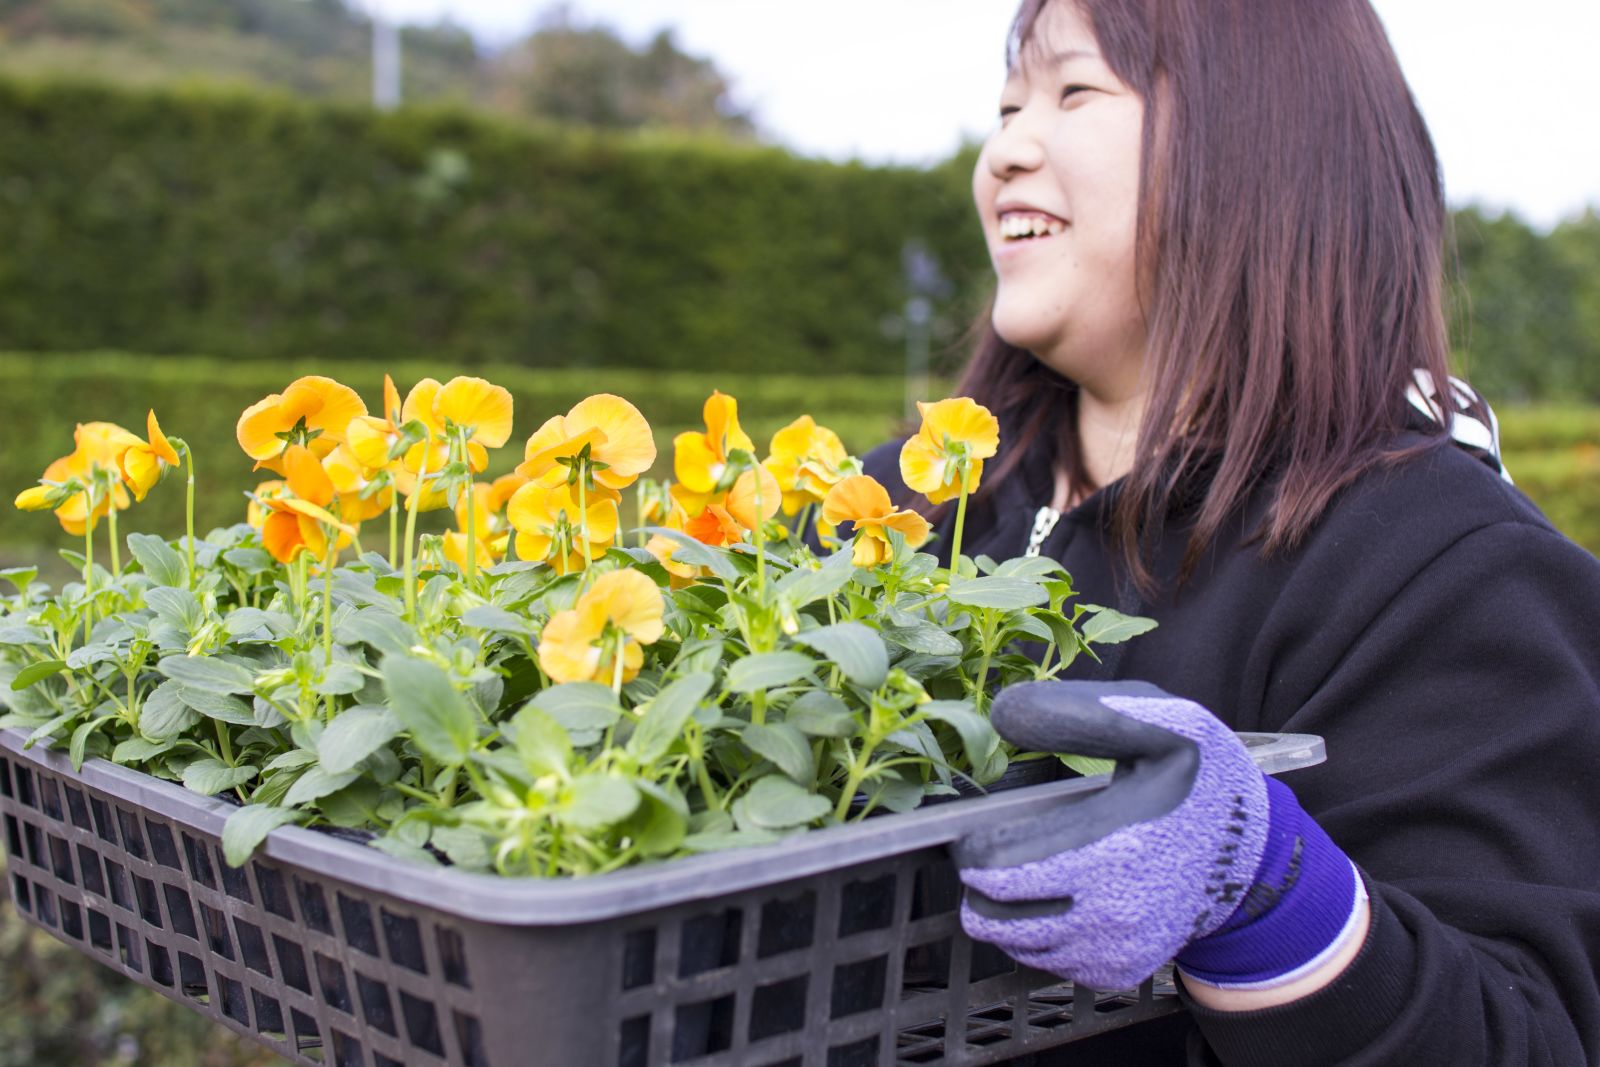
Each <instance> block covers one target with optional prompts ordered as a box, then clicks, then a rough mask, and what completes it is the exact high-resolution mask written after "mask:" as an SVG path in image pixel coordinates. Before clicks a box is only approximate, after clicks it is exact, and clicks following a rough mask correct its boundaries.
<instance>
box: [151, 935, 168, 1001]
mask: <svg viewBox="0 0 1600 1067" xmlns="http://www.w3.org/2000/svg"><path fill="white" fill-rule="evenodd" d="M144 950H145V952H146V953H147V954H148V956H149V959H150V977H151V978H152V979H153V980H154V981H155V982H156V983H157V984H158V985H164V986H166V987H167V988H168V989H171V988H172V980H173V979H172V956H171V955H169V954H168V952H167V950H166V949H165V948H162V947H161V946H160V945H158V944H156V943H155V942H154V941H152V940H150V939H149V938H148V937H147V938H145V939H144Z"/></svg>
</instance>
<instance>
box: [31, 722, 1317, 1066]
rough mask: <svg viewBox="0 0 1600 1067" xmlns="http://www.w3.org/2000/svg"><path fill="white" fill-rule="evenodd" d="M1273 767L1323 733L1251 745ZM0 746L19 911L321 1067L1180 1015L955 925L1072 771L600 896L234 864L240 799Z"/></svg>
mask: <svg viewBox="0 0 1600 1067" xmlns="http://www.w3.org/2000/svg"><path fill="white" fill-rule="evenodd" d="M1245 736H1246V738H1247V741H1248V742H1249V743H1250V745H1251V748H1252V752H1253V754H1254V755H1255V757H1256V761H1257V763H1258V765H1260V766H1261V767H1262V768H1263V769H1264V770H1266V771H1268V772H1269V773H1276V772H1279V771H1284V770H1290V769H1294V768H1296V767H1303V766H1309V765H1311V764H1314V763H1317V762H1320V761H1321V759H1322V755H1323V753H1322V743H1321V741H1320V740H1319V739H1317V738H1314V737H1305V736H1295V735H1245ZM25 737H26V735H25V734H24V733H22V732H20V731H16V730H5V731H0V815H3V821H4V824H5V843H6V848H7V850H8V853H9V856H10V860H9V868H8V874H9V882H10V891H11V897H12V900H13V902H14V903H15V904H16V907H17V909H18V910H19V911H20V912H21V913H22V914H23V915H24V917H25V918H26V919H27V920H28V921H29V922H32V923H33V924H35V925H36V926H39V927H41V928H43V929H45V930H47V931H48V932H49V933H50V934H52V935H53V936H55V937H57V938H59V939H61V940H62V941H65V942H67V943H68V944H70V945H73V946H74V947H76V948H78V949H79V950H81V951H82V952H84V953H85V954H87V955H89V956H91V957H93V958H94V959H97V960H99V961H100V962H101V963H104V964H105V965H107V966H109V967H111V968H113V969H114V970H117V971H119V972H121V973H122V974H124V975H126V976H128V977H129V978H132V979H133V980H135V981H137V982H140V983H142V984H144V985H147V986H150V987H151V988H153V989H156V990H159V991H160V992H161V993H163V994H165V995H166V996H167V997H170V998H171V999H173V1000H176V1001H178V1002H179V1003H182V1004H186V1005H188V1006H189V1007H190V1008H192V1009H194V1010H195V1011H198V1012H200V1013H202V1014H204V1015H206V1016H209V1017H210V1018H212V1019H214V1020H216V1021H217V1022H219V1023H221V1024H222V1025H224V1026H226V1027H228V1028H229V1029H231V1030H234V1031H236V1032H237V1033H240V1034H243V1035H245V1036H246V1037H249V1038H251V1039H253V1040H255V1041H257V1042H260V1043H261V1044H263V1045H265V1046H267V1047H269V1048H271V1049H272V1050H273V1051H275V1052H277V1053H279V1054H281V1055H283V1056H285V1057H288V1058H289V1059H290V1060H293V1061H295V1062H297V1063H302V1064H324V1065H334V1067H357V1065H361V1067H399V1065H406V1067H433V1065H446V1064H448V1065H450V1067H512V1065H524V1064H529V1063H540V1064H559V1065H570V1064H599V1065H605V1067H610V1065H613V1064H615V1065H617V1067H654V1065H666V1064H693V1065H696V1067H734V1065H739V1067H761V1065H780V1064H782V1065H794V1067H851V1065H857V1064H861V1065H876V1064H885V1065H887V1064H936V1063H937V1064H986V1063H996V1062H999V1061H1002V1060H1005V1059H1010V1058H1012V1057H1014V1056H1018V1055H1021V1054H1023V1053H1026V1052H1030V1051H1034V1050H1037V1049H1042V1048H1047V1047H1050V1046H1055V1045H1061V1044H1064V1043H1066V1042H1069V1041H1073V1040H1076V1039H1079V1038H1082V1037H1086V1036H1088V1035H1090V1034H1095V1033H1099V1032H1102V1031H1105V1030H1108V1029H1112V1028H1116V1027H1120V1026H1126V1025H1129V1024H1131V1023H1135V1022H1140V1021H1143V1020H1146V1019H1150V1018H1153V1017H1156V1016H1159V1015H1164V1014H1166V1013H1168V1012H1171V1011H1174V1010H1177V1001H1176V999H1175V998H1174V997H1173V996H1172V995H1171V986H1170V983H1161V982H1159V981H1158V982H1156V983H1151V982H1146V983H1145V984H1144V985H1143V986H1142V987H1141V988H1139V989H1137V990H1126V991H1116V992H1101V991H1095V990H1090V989H1086V988H1077V989H1075V988H1073V987H1072V986H1071V985H1070V984H1065V985H1064V984H1062V983H1061V982H1060V980H1059V979H1057V978H1055V977H1053V976H1051V975H1048V974H1044V973H1042V972H1039V971H1034V970H1030V969H1027V968H1025V967H1020V966H1019V965H1017V964H1016V963H1014V962H1012V961H1011V960H1010V959H1009V958H1007V957H1006V956H1004V955H1003V954H1001V953H1000V952H998V951H997V950H995V949H994V948H992V947H991V946H988V945H985V944H983V943H979V942H973V941H970V940H968V939H967V938H966V937H965V936H964V935H963V934H962V932H961V926H960V921H959V916H958V909H957V904H958V901H959V885H958V883H957V881H956V878H955V871H954V868H953V867H952V865H951V863H950V860H949V858H948V856H947V852H946V846H947V845H948V844H949V843H950V842H951V841H953V840H956V839H957V838H959V837H961V836H962V835H963V834H965V833H968V832H970V831H973V830H976V829H980V828H983V827H987V826H993V825H995V824H997V823H1001V822H1005V821H1007V820H1010V819H1015V818H1019V817H1022V816H1024V815H1027V814H1031V813H1034V812H1037V811H1039V810H1041V809H1042V808H1044V807H1046V806H1048V805H1049V804H1050V803H1052V802H1053V801H1055V800H1058V799H1059V798H1061V797H1064V796H1066V795H1068V794H1071V793H1076V792H1079V791H1082V790H1086V789H1094V788H1097V787H1098V786H1099V784H1100V782H1101V780H1100V779H1083V778H1077V779H1071V780H1067V781H1057V782H1051V783H1048V784H1044V785H1035V786H1029V787H1026V788H1022V789H1017V790H1013V791H1010V792H1006V793H998V794H993V795H990V796H987V797H982V798H979V799H973V800H965V801H961V802H958V803H953V804H947V805H938V806H934V807H926V808H923V809H919V810H918V811H915V812H911V813H910V814H905V815H896V816H892V817H883V818H872V819H867V820H865V821H863V822H861V823H859V824H854V825H851V826H847V827H838V828H832V829H827V830H819V831H815V832H812V833H809V834H805V835H802V836H800V837H797V838H793V839H789V840H786V841H783V842H781V843H779V844H776V845H771V846H767V847H762V848H752V849H744V850H738V851H732V852H722V853H715V854H709V855H702V856H697V857H692V858H688V859H681V860H675V861H672V862H670V863H662V864H656V865H654V866H645V867H639V868H634V869H630V870H625V871H619V872H616V873H613V874H607V875H603V876H600V877H595V878H589V879H568V880H550V881H539V880H523V879H510V878H497V877H492V876H487V875H478V874H469V873H465V872H460V871H453V870H450V869H447V868H437V869H434V868H425V867H422V866H419V865H417V864H415V863H411V862H406V861H402V860H398V859H395V858H392V857H390V856H387V855H385V854H384V853H381V852H379V851H377V850H375V849H370V848H365V847H363V846H361V845H358V844H354V843H351V842H349V841H345V840H340V839H339V838H337V837H335V836H333V835H330V834H326V833H320V832H317V831H311V830H304V829H300V828H297V827H288V828H284V829H280V830H277V831H275V832H273V833H272V834H271V835H269V836H268V838H267V841H266V844H265V845H264V846H263V847H262V849H261V850H260V851H258V853H257V854H256V856H255V857H254V858H253V859H252V860H251V862H250V863H249V864H248V865H247V866H245V867H243V868H240V869H232V868H229V867H227V866H226V865H225V864H224V863H223V862H222V858H221V850H220V843H219V842H220V835H221V831H222V824H223V821H224V820H225V819H226V817H227V815H228V813H229V812H230V811H232V810H234V809H233V808H232V807H231V806H230V805H228V804H226V803H224V802H223V801H220V800H216V799H211V798H207V797H202V796H199V795H198V794H195V793H192V792H189V791H187V790H185V789H183V788H182V787H181V786H178V785H175V784H173V783H169V782H165V781H161V780H158V779H155V778H152V777H149V776H147V775H143V774H140V773H137V772H134V771H130V770H127V769H125V768H122V767H118V766H115V765H113V764H110V763H106V762H104V761H100V760H92V761H90V762H89V763H87V764H85V765H84V767H83V769H82V770H81V771H74V770H73V769H72V766H71V764H70V762H69V761H68V760H67V759H66V757H65V756H64V755H62V754H60V753H57V752H51V751H44V750H39V749H34V750H27V751H25V750H24V749H23V747H22V746H23V742H24V740H25Z"/></svg>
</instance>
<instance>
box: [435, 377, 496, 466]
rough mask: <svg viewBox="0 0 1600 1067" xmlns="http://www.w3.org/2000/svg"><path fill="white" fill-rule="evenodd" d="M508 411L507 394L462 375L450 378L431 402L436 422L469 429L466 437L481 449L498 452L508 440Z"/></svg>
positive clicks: (480, 379) (491, 385) (479, 379)
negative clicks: (478, 443)
mask: <svg viewBox="0 0 1600 1067" xmlns="http://www.w3.org/2000/svg"><path fill="white" fill-rule="evenodd" d="M511 407H512V403H511V393H510V391H509V390H507V389H505V388H503V387H501V386H498V385H494V384H492V383H490V382H488V381H485V380H484V379H482V378H471V377H467V376H465V375H458V376H457V377H454V378H451V379H450V381H449V382H447V383H446V384H445V385H444V386H442V387H441V388H440V389H439V392H438V393H437V394H436V395H435V396H434V399H433V413H434V415H435V416H436V417H437V418H439V419H440V420H442V421H443V420H448V421H449V422H452V423H455V425H457V426H459V427H462V428H467V429H469V430H470V433H469V435H468V436H469V437H470V438H471V439H472V440H474V441H477V442H480V443H481V445H482V446H483V447H484V448H499V447H500V446H501V445H503V444H505V443H506V441H507V440H508V439H510V437H511ZM478 469H480V470H481V469H482V468H478Z"/></svg>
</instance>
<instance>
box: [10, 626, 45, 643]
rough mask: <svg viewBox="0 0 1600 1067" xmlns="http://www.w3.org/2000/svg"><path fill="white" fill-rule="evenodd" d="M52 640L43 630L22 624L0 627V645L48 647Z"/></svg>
mask: <svg viewBox="0 0 1600 1067" xmlns="http://www.w3.org/2000/svg"><path fill="white" fill-rule="evenodd" d="M49 643H50V639H49V638H48V637H47V636H45V634H44V632H43V631H42V630H36V629H34V628H33V627H32V626H24V625H22V624H21V623H11V624H10V625H7V626H0V645H48V644H49Z"/></svg>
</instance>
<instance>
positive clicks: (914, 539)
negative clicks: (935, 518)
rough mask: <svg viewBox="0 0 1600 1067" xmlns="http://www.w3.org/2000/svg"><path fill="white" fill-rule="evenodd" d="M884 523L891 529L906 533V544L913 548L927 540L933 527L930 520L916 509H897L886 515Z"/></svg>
mask: <svg viewBox="0 0 1600 1067" xmlns="http://www.w3.org/2000/svg"><path fill="white" fill-rule="evenodd" d="M882 525H884V526H886V527H888V528H889V529H891V530H899V531H900V532H901V533H902V534H904V535H905V539H906V544H908V545H910V546H911V547H912V548H918V547H920V546H921V545H922V544H923V542H925V541H927V539H928V534H929V533H930V532H931V528H930V527H929V526H928V520H927V519H925V518H923V517H922V516H921V515H919V514H917V513H916V512H915V511H896V512H894V513H893V514H890V515H886V516H884V519H883V523H882Z"/></svg>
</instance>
